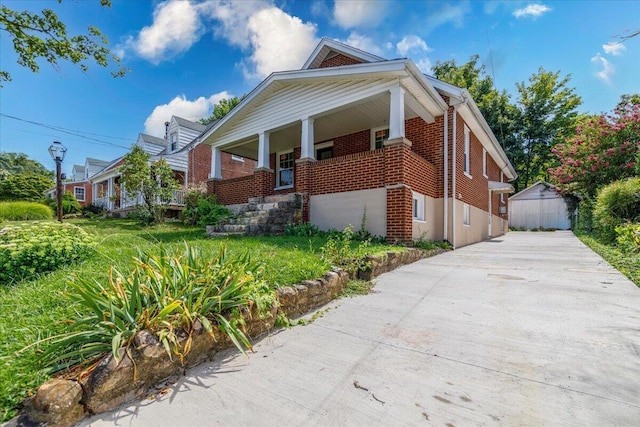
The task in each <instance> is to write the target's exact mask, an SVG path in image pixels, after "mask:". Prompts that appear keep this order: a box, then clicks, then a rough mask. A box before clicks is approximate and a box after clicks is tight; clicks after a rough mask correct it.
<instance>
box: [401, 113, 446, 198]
mask: <svg viewBox="0 0 640 427" xmlns="http://www.w3.org/2000/svg"><path fill="white" fill-rule="evenodd" d="M405 136H406V137H407V139H408V140H409V141H411V143H412V144H413V145H412V147H411V150H412V151H414V152H415V153H416V154H418V155H420V156H421V157H423V158H424V159H426V160H427V161H428V162H429V163H430V164H431V165H432V166H433V167H434V168H435V169H434V174H433V175H431V176H430V177H429V178H430V179H429V182H428V184H429V187H430V188H429V190H430V192H429V193H423V194H427V195H429V196H431V197H444V191H443V186H444V178H443V177H444V165H443V163H444V147H443V145H442V142H443V141H444V117H438V118H436V121H435V122H434V123H427V122H425V121H424V120H422V118H420V117H416V118H414V119H410V120H407V121H406V122H405Z"/></svg>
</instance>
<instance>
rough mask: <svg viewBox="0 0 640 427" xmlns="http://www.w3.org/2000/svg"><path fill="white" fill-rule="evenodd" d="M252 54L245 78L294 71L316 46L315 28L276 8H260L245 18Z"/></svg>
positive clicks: (313, 25)
mask: <svg viewBox="0 0 640 427" xmlns="http://www.w3.org/2000/svg"><path fill="white" fill-rule="evenodd" d="M248 29H249V32H250V39H251V47H252V49H253V53H252V54H251V56H250V57H249V63H250V64H251V69H249V70H245V76H247V77H259V78H264V77H266V76H268V75H269V74H270V73H272V72H274V71H284V70H293V69H298V68H300V67H301V66H302V64H303V63H304V61H305V59H307V57H308V56H309V54H310V53H311V52H312V51H313V48H315V47H316V45H317V44H318V40H317V39H316V31H317V29H316V26H315V24H312V23H309V22H307V23H305V22H302V20H301V19H300V18H298V17H295V16H291V15H289V14H287V13H285V12H283V11H282V10H280V9H278V8H277V7H270V8H268V9H262V10H261V11H259V12H257V13H255V14H254V15H252V16H251V18H249V23H248Z"/></svg>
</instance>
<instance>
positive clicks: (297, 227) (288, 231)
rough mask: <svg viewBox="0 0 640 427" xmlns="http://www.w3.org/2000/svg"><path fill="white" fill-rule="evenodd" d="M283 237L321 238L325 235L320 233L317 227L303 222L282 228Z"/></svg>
mask: <svg viewBox="0 0 640 427" xmlns="http://www.w3.org/2000/svg"><path fill="white" fill-rule="evenodd" d="M284 234H285V236H295V237H314V236H319V237H322V236H323V235H324V234H325V233H323V232H322V231H320V229H319V228H318V226H317V225H315V224H311V223H310V222H305V223H303V224H286V225H285V226H284Z"/></svg>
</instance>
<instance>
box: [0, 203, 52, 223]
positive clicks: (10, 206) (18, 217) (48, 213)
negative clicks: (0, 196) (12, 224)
mask: <svg viewBox="0 0 640 427" xmlns="http://www.w3.org/2000/svg"><path fill="white" fill-rule="evenodd" d="M51 217H53V210H52V209H51V208H50V207H49V206H47V205H43V204H42V203H36V202H0V220H7V221H29V220H38V219H40V220H42V219H51Z"/></svg>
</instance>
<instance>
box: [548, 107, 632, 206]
mask: <svg viewBox="0 0 640 427" xmlns="http://www.w3.org/2000/svg"><path fill="white" fill-rule="evenodd" d="M552 153H553V154H555V155H556V157H557V158H558V160H559V162H560V166H558V167H556V168H551V169H549V173H550V175H551V177H552V179H553V180H554V181H555V182H556V183H557V184H558V189H559V190H560V191H561V192H562V193H564V194H570V193H572V194H577V195H579V196H581V197H593V196H595V194H596V192H597V190H598V189H599V188H600V187H602V186H603V185H607V184H610V183H612V182H613V181H616V180H619V179H624V178H628V177H631V176H634V175H636V174H637V172H638V170H637V169H638V168H637V167H636V163H637V162H638V156H640V104H634V105H627V106H626V108H617V109H616V110H615V111H614V112H613V113H612V114H603V115H601V116H590V117H586V118H584V119H583V120H582V121H581V123H579V124H578V126H577V128H576V134H575V136H573V137H570V138H567V139H566V140H565V142H563V143H560V144H557V145H556V146H555V147H554V148H553V150H552Z"/></svg>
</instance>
